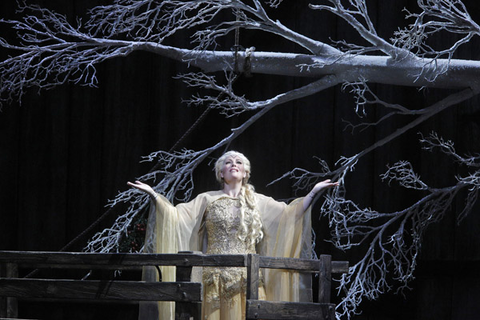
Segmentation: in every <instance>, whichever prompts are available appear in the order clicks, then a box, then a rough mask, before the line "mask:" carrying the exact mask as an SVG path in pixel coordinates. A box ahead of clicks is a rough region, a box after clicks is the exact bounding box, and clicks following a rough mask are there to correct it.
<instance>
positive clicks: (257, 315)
mask: <svg viewBox="0 0 480 320" xmlns="http://www.w3.org/2000/svg"><path fill="white" fill-rule="evenodd" d="M247 319H291V320H294V319H302V320H308V319H316V320H333V319H335V307H334V305H333V304H331V303H305V302H277V301H262V300H249V301H248V302H247Z"/></svg>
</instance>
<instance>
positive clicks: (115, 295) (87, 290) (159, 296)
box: [0, 279, 202, 301]
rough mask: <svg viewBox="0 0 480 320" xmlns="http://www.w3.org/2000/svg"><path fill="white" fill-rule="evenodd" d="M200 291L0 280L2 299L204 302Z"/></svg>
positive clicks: (190, 286) (168, 285)
mask: <svg viewBox="0 0 480 320" xmlns="http://www.w3.org/2000/svg"><path fill="white" fill-rule="evenodd" d="M201 290H202V289H201V284H200V283H185V282H134V281H95V280H91V281H81V280H45V279H0V296H4V297H17V298H46V299H75V300H82V299H95V300H133V301H201V300H202V294H201Z"/></svg>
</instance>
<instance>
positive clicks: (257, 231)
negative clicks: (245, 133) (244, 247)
mask: <svg viewBox="0 0 480 320" xmlns="http://www.w3.org/2000/svg"><path fill="white" fill-rule="evenodd" d="M228 157H239V158H240V159H242V162H243V166H244V168H245V174H246V175H245V178H243V180H242V189H241V190H240V194H239V196H238V199H239V201H240V226H241V227H240V229H239V232H238V236H239V238H240V239H241V240H242V241H250V244H253V245H256V244H257V243H258V242H260V240H262V238H263V231H262V226H263V224H262V220H261V217H260V212H258V209H257V204H256V201H255V188H254V187H253V185H251V184H250V183H248V180H249V179H250V173H251V166H250V160H248V158H247V157H245V155H243V154H242V153H240V152H238V151H233V150H232V151H228V152H226V153H224V154H223V155H222V156H221V157H220V158H218V160H217V162H216V163H215V176H216V178H217V181H218V182H219V183H220V184H221V185H222V188H223V185H224V183H225V182H224V181H223V178H222V175H221V173H222V169H223V166H224V164H225V160H226V159H227V158H228ZM247 215H251V217H252V223H251V224H247V223H246V219H245V218H246V216H247Z"/></svg>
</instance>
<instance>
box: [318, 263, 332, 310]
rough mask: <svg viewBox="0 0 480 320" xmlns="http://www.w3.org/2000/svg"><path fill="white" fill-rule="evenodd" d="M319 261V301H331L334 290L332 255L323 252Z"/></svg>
mask: <svg viewBox="0 0 480 320" xmlns="http://www.w3.org/2000/svg"><path fill="white" fill-rule="evenodd" d="M319 263H320V268H319V271H320V272H319V275H318V302H320V303H330V295H331V290H332V256H330V255H326V254H322V255H321V256H320V262H319Z"/></svg>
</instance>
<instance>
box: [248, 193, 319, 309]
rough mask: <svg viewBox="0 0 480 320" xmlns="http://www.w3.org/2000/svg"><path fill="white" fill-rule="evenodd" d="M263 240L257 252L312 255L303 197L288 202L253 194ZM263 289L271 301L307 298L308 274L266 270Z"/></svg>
mask: <svg viewBox="0 0 480 320" xmlns="http://www.w3.org/2000/svg"><path fill="white" fill-rule="evenodd" d="M257 205H258V208H259V211H260V214H261V216H262V221H263V231H264V239H263V241H262V242H261V244H260V246H259V254H261V255H264V256H270V257H281V258H301V259H310V258H311V257H312V230H311V228H312V227H311V208H308V209H307V210H306V211H305V212H304V211H303V198H299V199H296V200H294V201H293V202H292V203H290V204H288V205H287V204H286V203H284V202H278V201H275V200H274V199H272V198H269V197H266V196H263V195H260V194H257ZM264 272H265V291H266V297H267V300H271V301H311V300H312V286H311V275H310V274H300V273H298V272H293V271H287V270H276V269H266V270H265V271H264Z"/></svg>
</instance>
